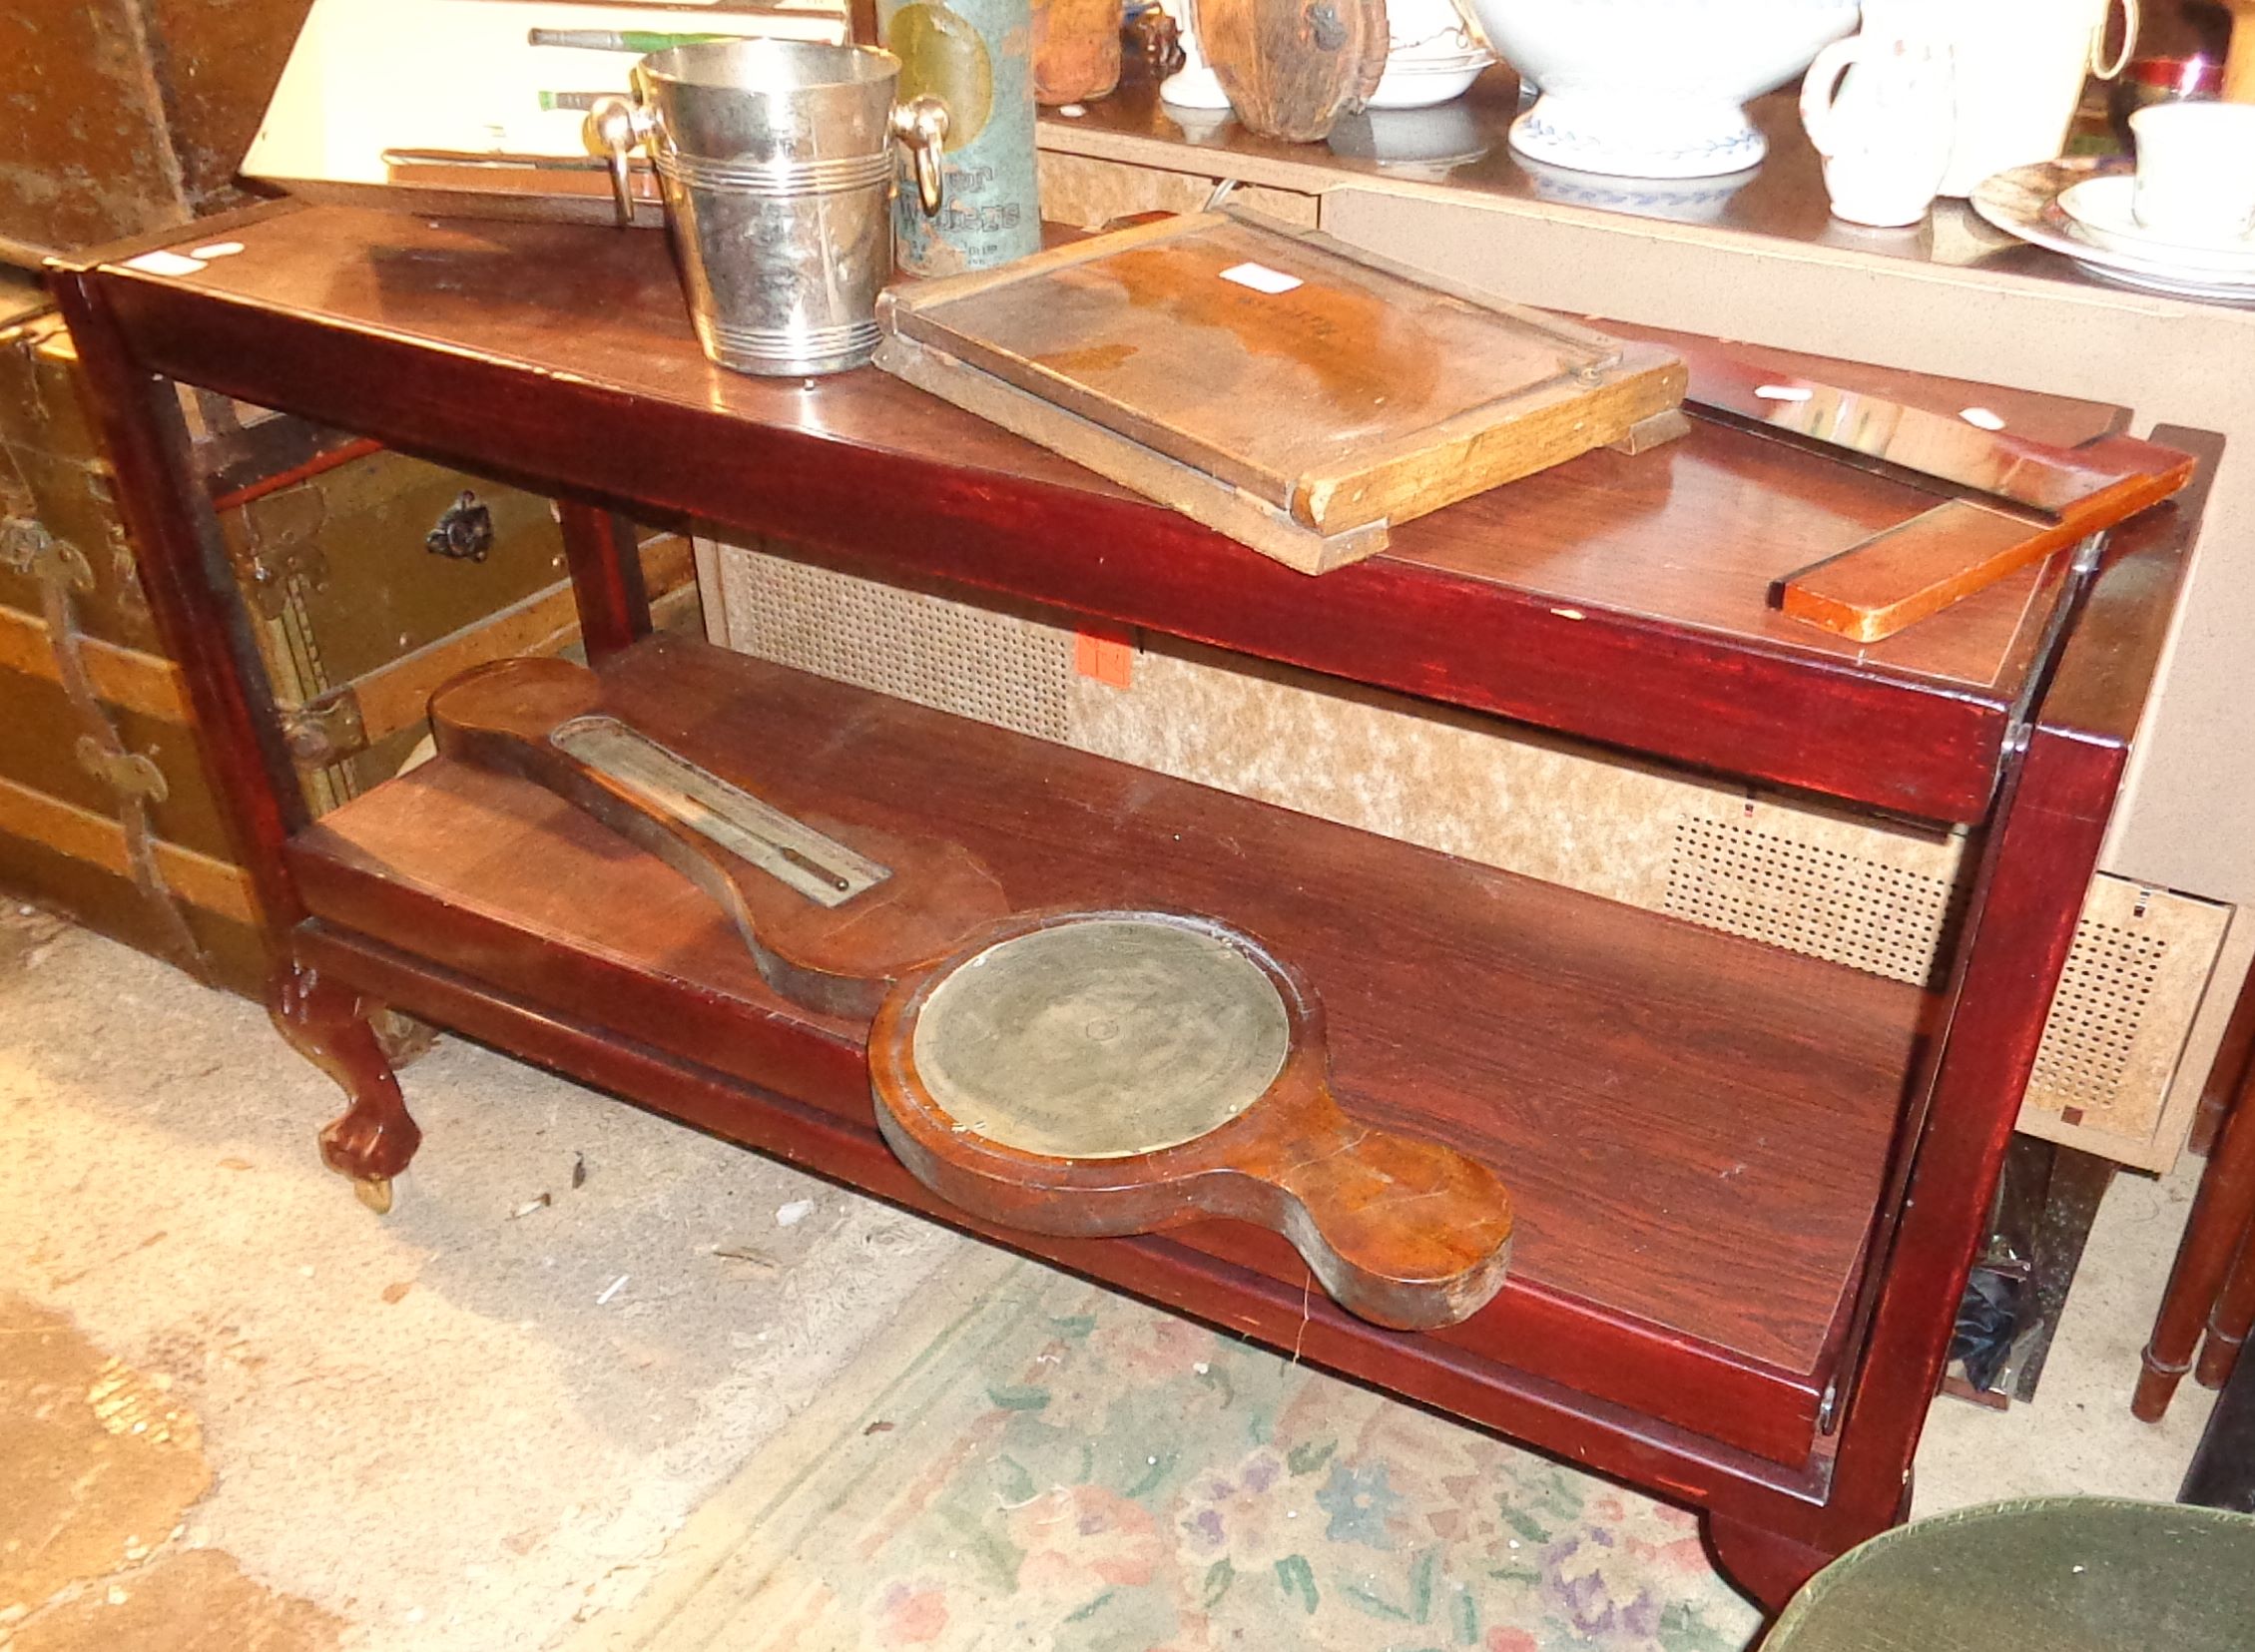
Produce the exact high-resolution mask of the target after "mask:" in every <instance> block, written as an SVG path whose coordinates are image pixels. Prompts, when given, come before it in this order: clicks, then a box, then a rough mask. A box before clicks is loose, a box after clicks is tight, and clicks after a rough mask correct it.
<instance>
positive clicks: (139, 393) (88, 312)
mask: <svg viewBox="0 0 2255 1652" xmlns="http://www.w3.org/2000/svg"><path fill="white" fill-rule="evenodd" d="M52 284H53V286H54V289H55V294H56V298H57V300H58V301H59V302H60V303H61V305H62V308H63V318H64V320H65V322H66V323H67V324H68V325H69V327H70V330H71V342H72V345H73V347H74V348H75V349H76V350H77V352H78V358H79V365H80V369H81V371H82V373H83V375H84V380H85V383H86V386H87V388H88V390H89V392H90V393H89V402H90V406H89V411H90V412H91V413H92V414H93V415H94V419H95V422H96V424H97V425H98V426H99V428H100V431H101V435H102V444H103V448H104V450H105V452H106V453H107V455H108V457H109V461H110V464H111V466H112V467H113V469H114V472H115V475H116V480H117V495H118V508H119V512H120V514H121V515H123V516H124V518H125V523H126V528H127V530H128V531H129V532H130V533H131V534H132V535H133V543H134V553H135V560H136V566H137V568H138V570H139V574H140V579H141V587H142V591H143V592H144V594H145V595H146V596H147V597H148V599H149V612H150V615H151V617H152V618H153V619H154V620H155V621H156V623H157V630H158V633H159V635H160V636H162V637H163V639H164V642H165V648H166V651H167V652H168V653H169V654H171V656H172V657H173V659H174V660H176V661H178V662H179V665H180V672H181V680H182V684H183V686H184V687H185V688H186V690H187V693H188V699H189V704H190V706H191V708H192V709H193V711H194V712H195V718H196V749H197V756H198V757H199V758H200V759H201V760H202V762H203V764H204V768H205V771H206V773H207V774H208V775H209V776H210V777H211V781H212V796H213V798H214V800H215V801H216V802H217V803H218V805H219V808H220V812H221V815H222V818H223V820H224V822H225V825H226V826H227V831H228V837H229V841H230V844H231V846H232V847H233V848H234V850H235V853H236V858H237V860H238V861H239V862H240V863H241V864H242V866H243V867H244V869H245V870H246V871H247V872H248V873H249V874H250V877H251V883H252V887H253V889H254V890H255V891H256V893H257V896H258V905H259V920H260V929H261V932H262V935H263V938H264V939H265V941H266V943H267V947H268V951H269V955H270V956H271V957H272V958H273V959H274V971H275V973H274V976H273V979H272V981H271V984H270V986H269V990H268V1000H267V1002H268V1010H269V1013H270V1014H271V1015H272V1016H273V1018H274V1023H275V1025H276V1027H277V1028H278V1029H280V1030H281V1032H282V1036H283V1037H284V1038H286V1039H288V1040H289V1042H290V1044H291V1045H292V1046H293V1047H294V1048H295V1049H296V1050H297V1051H298V1052H299V1053H300V1054H302V1055H304V1056H305V1057H306V1058H307V1059H308V1060H310V1061H311V1062H312V1063H313V1064H314V1065H315V1066H317V1067H319V1068H320V1069H321V1070H322V1071H323V1072H325V1073H327V1074H328V1075H329V1076H330V1077H331V1078H333V1079H335V1080H336V1082H337V1083H338V1084H340V1085H341V1086H343V1089H344V1093H345V1094H346V1096H348V1097H349V1098H350V1101H351V1105H350V1107H349V1108H348V1109H347V1110H346V1111H345V1113H344V1115H343V1116H342V1117H341V1118H339V1119H337V1120H336V1121H335V1122H334V1123H332V1124H330V1125H329V1126H328V1127H327V1128H326V1129H324V1130H323V1131H322V1132H321V1137H320V1140H321V1156H322V1157H323V1158H324V1159H325V1160H326V1161H327V1162H328V1163H329V1164H331V1165H332V1166H334V1167H335V1168H336V1169H338V1170H341V1171H343V1172H344V1173H345V1174H346V1175H347V1176H350V1177H351V1178H352V1179H353V1180H354V1182H355V1183H357V1184H358V1185H359V1188H360V1195H361V1198H362V1199H363V1200H365V1201H366V1202H367V1203H368V1204H370V1205H372V1206H376V1207H377V1208H379V1209H381V1208H385V1207H387V1206H388V1205H389V1203H390V1185H391V1178H392V1177H393V1176H395V1175H396V1174H398V1172H399V1171H400V1170H402V1169H404V1168H405V1166H406V1163H407V1160H408V1158H409V1157H410V1156H411V1155H412V1154H413V1153H414V1151H415V1143H416V1141H417V1140H418V1139H419V1137H420V1135H421V1132H420V1131H418V1130H417V1129H416V1128H415V1123H414V1121H413V1120H412V1119H410V1118H409V1117H408V1116H407V1110H406V1107H405V1106H404V1104H403V1103H402V1102H401V1100H400V1095H399V1080H398V1078H397V1077H396V1076H395V1075H394V1074H393V1072H392V1070H391V1063H390V1061H389V1060H388V1059H386V1058H385V1056H384V1053H383V1049H382V1046H381V1045H380V1044H379V1043H378V1042H377V1040H376V1035H375V1030H374V1028H372V1027H371V1026H369V1025H368V1023H367V1021H366V1020H365V1019H364V1015H365V1011H366V1009H367V1008H368V1007H369V1006H367V1005H364V1004H363V1003H362V1002H361V1000H360V998H359V995H358V994H356V993H353V992H351V991H349V990H346V989H343V988H341V987H338V986H336V985H335V984H334V983H331V982H327V981H323V980H322V979H320V978H319V977H318V976H317V975H315V974H313V973H312V972H310V971H308V970H305V969H303V968H301V967H299V965H298V964H297V962H296V958H295V953H294V942H293V936H294V934H295V931H296V929H297V926H298V925H299V924H300V923H302V922H303V921H304V920H305V916H306V913H305V905H304V901H303V899H302V898H301V897H300V895H299V894H298V890H297V884H296V880H295V879H294V878H293V877H292V876H291V875H290V870H289V864H288V861H287V859H286V858H285V856H284V853H283V849H284V845H285V844H286V843H287V842H288V840H289V836H290V834H291V833H292V832H294V831H296V830H298V829H299V828H300V827H302V826H304V825H305V822H306V811H305V799H304V794H303V793H302V792H301V791H300V790H299V788H298V783H297V772H296V769H295V767H294V766H293V765H292V763H291V761H290V757H289V752H288V748H287V745H286V743H285V742H284V741H283V739H282V722H281V719H280V718H279V717H278V716H277V715H276V712H275V706H274V696H273V694H272V692H271V691H270V688H269V685H268V682H267V674H266V668H265V666H264V665H263V664H262V663H261V661H260V658H259V652H258V645H257V643H256V642H255V641H254V640H253V638H252V636H251V631H250V623H249V620H248V619H247V617H246V616H245V614H244V610H243V603H242V599H241V597H240V594H239V591H238V587H237V585H236V582H235V576H234V573H233V571H232V570H231V568H230V567H229V564H228V557H227V548H226V545H225V542H224V541H223V539H222V537H221V534H220V526H219V521H218V519H217V518H216V517H215V516H214V515H213V513H212V508H211V502H210V500H209V499H208V498H207V497H206V495H205V492H204V488H203V485H202V483H201V481H200V480H199V479H198V477H197V475H196V471H195V467H194V464H193V456H192V449H191V444H190V441H189V435H188V429H187V425H186V422H185V421H184V419H183V418H182V415H181V409H180V401H179V396H178V392H177V390H176V388H175V386H174V385H173V383H172V382H171V381H170V380H169V379H166V378H164V377H162V376H161V375H159V374H156V373H153V372H150V371H149V370H148V369H147V368H146V367H144V366H142V365H141V363H140V362H138V361H137V360H135V359H134V356H133V352H132V349H131V348H130V346H129V345H128V344H127V343H126V341H125V338H124V336H123V334H122V333H121V332H120V331H119V329H118V327H117V326H116V324H115V323H114V321H113V320H112V318H111V316H110V313H109V311H108V309H107V307H106V306H105V304H104V302H103V300H102V295H101V292H100V290H99V289H98V287H96V286H95V285H94V284H93V283H91V282H89V281H88V280H87V279H86V278H85V276H84V275H83V273H80V272H74V271H60V272H57V273H56V274H55V275H54V276H53V278H52ZM636 589H637V590H638V591H639V589H640V587H639V586H637V587H636Z"/></svg>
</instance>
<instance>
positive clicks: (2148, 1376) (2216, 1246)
mask: <svg viewBox="0 0 2255 1652" xmlns="http://www.w3.org/2000/svg"><path fill="white" fill-rule="evenodd" d="M2249 1093H2250V1090H2249V1087H2248V1086H2244V1085H2243V1086H2242V1087H2241V1089H2240V1092H2239V1097H2238V1100H2237V1101H2236V1102H2235V1103H2234V1104H2233V1107H2232V1110H2231V1117H2230V1118H2228V1119H2226V1120H2225V1121H2224V1128H2223V1131H2222V1133H2221V1134H2220V1135H2219V1136H2218V1138H2217V1140H2216V1150H2215V1152H2213V1153H2211V1154H2210V1155H2209V1156H2208V1169H2207V1171H2206V1173H2205V1174H2204V1175H2202V1177H2201V1178H2200V1192H2199V1193H2198V1195H2196V1196H2195V1197H2194V1199H2193V1201H2192V1215H2191V1218H2190V1219H2189V1220H2188V1221H2187V1222H2186V1223H2185V1228H2184V1239H2183V1242H2182V1243H2181V1244H2179V1246H2178V1247H2177V1260H2176V1265H2175V1266H2174V1267H2173V1268H2171V1269H2170V1271H2169V1285H2168V1289H2167V1290H2166V1291H2165V1292H2164V1293H2163V1294H2162V1297H2161V1312H2160V1314H2159V1316H2158V1317H2157V1318H2156V1319H2155V1320H2154V1322H2153V1336H2152V1340H2151V1341H2149V1342H2148V1343H2147V1344H2146V1345H2145V1354H2144V1357H2143V1365H2144V1368H2145V1369H2144V1370H2143V1371H2141V1372H2140V1373H2139V1374H2138V1378H2137V1392H2136V1393H2135V1394H2134V1395H2133V1396H2132V1397H2131V1399H2130V1410H2131V1412H2132V1413H2133V1414H2134V1415H2135V1416H2137V1417H2138V1419H2139V1420H2141V1421H2144V1422H2158V1421H2160V1420H2161V1417H2162V1414H2163V1413H2164V1412H2166V1411H2167V1410H2168V1408H2169V1400H2170V1397H2171V1396H2172V1395H2174V1394H2175V1392H2176V1389H2177V1382H2178V1381H2179V1380H2180V1379H2181V1378H2182V1377H2183V1376H2184V1374H2185V1373H2186V1372H2188V1371H2190V1370H2191V1369H2192V1351H2193V1348H2194V1346H2195V1345H2196V1344H2197V1343H2198V1342H2199V1340H2200V1332H2201V1328H2202V1326H2203V1324H2204V1323H2205V1322H2206V1321H2207V1318H2208V1314H2209V1311H2210V1310H2211V1309H2213V1308H2214V1307H2215V1306H2216V1296H2217V1293H2218V1292H2219V1291H2220V1290H2222V1288H2223V1284H2224V1276H2225V1274H2226V1273H2227V1272H2229V1270H2230V1268H2231V1265H2232V1261H2233V1258H2234V1257H2236V1256H2237V1255H2238V1253H2239V1249H2240V1243H2241V1240H2242V1239H2243V1238H2244V1236H2245V1235H2246V1233H2247V1230H2248V1224H2249V1222H2250V1220H2255V1102H2250V1100H2249V1099H2248V1097H2249Z"/></svg>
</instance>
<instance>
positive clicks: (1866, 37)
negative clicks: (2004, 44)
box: [1801, 0, 1956, 229]
mask: <svg viewBox="0 0 2255 1652" xmlns="http://www.w3.org/2000/svg"><path fill="white" fill-rule="evenodd" d="M1864 16H1865V25H1864V32H1863V33H1861V34H1854V35H1850V36H1849V37H1848V38H1847V39H1846V40H1836V41H1834V42H1833V43H1832V44H1831V45H1830V46H1827V47H1826V48H1825V49H1824V50H1823V51H1821V52H1819V53H1818V54H1817V61H1816V62H1815V63H1813V64H1811V65H1810V66H1809V74H1808V77H1807V78H1806V79H1805V80H1803V81H1802V83H1801V124H1802V125H1803V126H1805V127H1807V128H1808V129H1809V141H1810V143H1812V144H1814V145H1815V146H1816V150H1817V153H1818V154H1819V155H1822V156H1823V157H1824V158H1825V191H1826V193H1827V194H1828V195H1830V196H1831V198H1832V210H1833V216H1834V217H1836V218H1841V219H1845V220H1847V221H1848V222H1849V223H1851V224H1868V225H1872V226H1874V227H1875V228H1879V229H1894V228H1897V227H1899V226H1902V225H1906V224H1916V223H1918V221H1919V220H1920V219H1922V218H1924V217H1925V216H1926V212H1927V209H1928V208H1929V207H1931V206H1932V205H1933V204H1934V198H1935V195H1936V193H1937V192H1938V191H1939V190H1940V189H1941V186H1942V175H1943V172H1944V170H1945V169H1946V168H1947V167H1948V166H1949V163H1950V146H1951V140H1952V131H1953V127H1952V123H1953V120H1954V115H1955V110H1956V95H1955V78H1956V76H1955V69H1954V67H1953V64H1952V61H1951V48H1950V45H1949V42H1948V40H1947V38H1946V37H1944V36H1943V35H1942V34H1941V33H1940V32H1939V31H1938V30H1937V29H1936V28H1935V27H1934V26H1933V23H1934V19H1933V17H1932V15H1931V13H1930V11H1929V9H1928V8H1926V7H1924V6H1912V5H1908V4H1903V3H1902V0H1898V3H1897V4H1895V5H1893V6H1884V7H1883V6H1881V5H1879V4H1876V3H1875V4H1872V5H1868V6H1866V7H1865V9H1864Z"/></svg>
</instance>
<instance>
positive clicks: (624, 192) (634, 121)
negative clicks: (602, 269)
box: [584, 97, 947, 230]
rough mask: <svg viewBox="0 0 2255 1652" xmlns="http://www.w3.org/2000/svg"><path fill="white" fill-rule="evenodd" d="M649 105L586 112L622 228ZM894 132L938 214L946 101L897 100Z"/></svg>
mask: <svg viewBox="0 0 2255 1652" xmlns="http://www.w3.org/2000/svg"><path fill="white" fill-rule="evenodd" d="M655 124H656V123H655V122H653V121H652V119H651V116H650V111H649V110H648V109H646V108H644V107H643V106H642V105H641V104H639V103H635V102H632V101H630V100H629V99H626V98H599V99H597V100H596V102H595V104H594V105H593V106H592V107H591V108H590V109H589V110H588V112H587V123H586V126H585V129H584V136H585V140H586V143H587V148H588V152H589V153H590V154H592V155H598V156H601V157H602V158H603V159H604V160H605V161H606V162H608V163H609V165H610V169H611V205H612V208H613V209H614V210H615V211H616V212H617V214H618V221H619V228H620V229H622V230H631V229H633V228H634V187H633V182H632V174H631V173H630V171H629V170H628V166H627V156H628V154H629V153H630V152H631V151H632V150H634V149H635V148H636V146H638V145H640V144H644V143H647V142H648V141H649V138H650V134H651V132H652V131H653V130H654V129H655ZM890 124H891V128H892V136H893V137H894V138H895V139H897V140H898V141H899V142H900V144H901V145H902V146H903V147H904V148H905V149H906V150H907V151H908V160H909V164H910V166H911V168H912V169H913V170H914V172H915V175H916V201H917V204H918V205H919V206H921V207H922V208H923V210H924V216H925V217H927V218H930V217H933V216H935V215H936V214H937V213H938V211H939V209H940V206H941V204H942V202H943V201H944V198H945V186H944V185H943V184H942V183H941V181H940V162H941V161H942V160H943V159H944V158H945V152H946V143H947V106H946V105H945V104H943V103H941V102H940V101H939V100H938V99H937V98H930V97H917V98H910V99H909V100H908V101H907V102H906V103H904V104H895V105H894V106H893V108H892V117H891V123H890Z"/></svg>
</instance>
